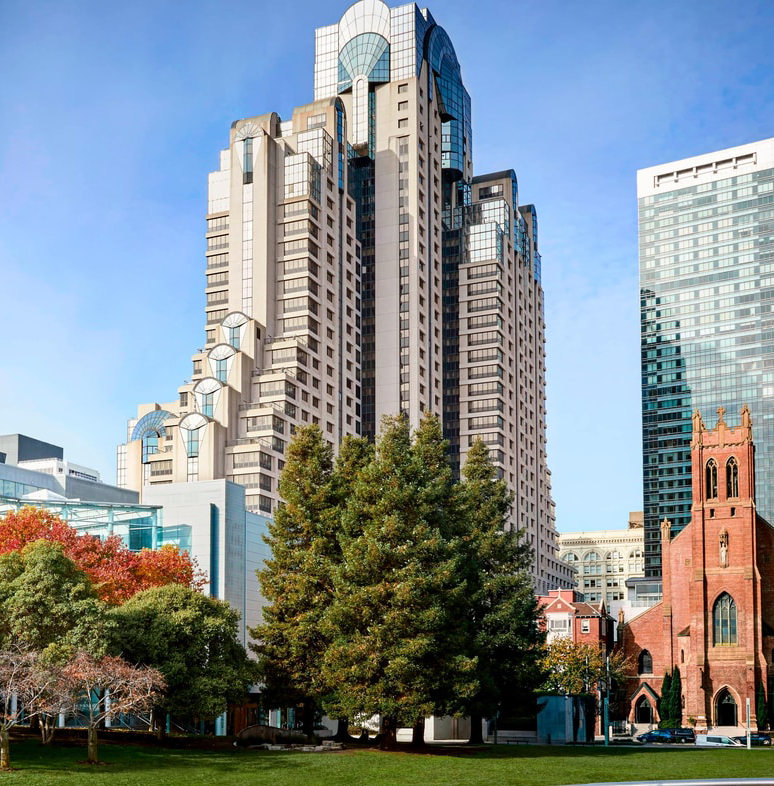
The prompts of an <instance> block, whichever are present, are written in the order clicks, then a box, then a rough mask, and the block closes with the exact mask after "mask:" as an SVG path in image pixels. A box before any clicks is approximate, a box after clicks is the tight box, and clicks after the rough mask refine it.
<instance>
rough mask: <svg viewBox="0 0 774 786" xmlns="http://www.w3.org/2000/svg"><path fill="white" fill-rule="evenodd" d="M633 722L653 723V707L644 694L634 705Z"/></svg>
mask: <svg viewBox="0 0 774 786" xmlns="http://www.w3.org/2000/svg"><path fill="white" fill-rule="evenodd" d="M634 722H635V723H653V707H652V705H651V703H650V702H649V701H648V699H647V698H646V697H645V696H640V698H639V699H637V703H636V704H635V705H634Z"/></svg>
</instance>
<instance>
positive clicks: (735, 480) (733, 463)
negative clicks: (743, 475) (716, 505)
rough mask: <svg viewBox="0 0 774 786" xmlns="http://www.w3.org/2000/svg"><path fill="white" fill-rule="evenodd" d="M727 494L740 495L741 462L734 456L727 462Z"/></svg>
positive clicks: (729, 495) (730, 495)
mask: <svg viewBox="0 0 774 786" xmlns="http://www.w3.org/2000/svg"><path fill="white" fill-rule="evenodd" d="M726 496H727V497H738V496H739V464H738V463H737V460H736V459H735V458H734V457H733V456H731V458H730V459H729V460H728V461H727V462H726Z"/></svg>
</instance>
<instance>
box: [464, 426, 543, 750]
mask: <svg viewBox="0 0 774 786" xmlns="http://www.w3.org/2000/svg"><path fill="white" fill-rule="evenodd" d="M511 503H512V495H511V493H510V492H509V490H508V487H507V485H506V484H505V482H504V481H503V480H500V479H496V478H495V472H494V467H493V466H492V464H491V462H490V460H489V449H488V448H487V447H486V445H485V444H484V443H483V442H482V441H481V440H477V441H476V442H475V443H474V444H473V445H472V447H471V449H470V451H469V452H468V457H467V461H466V463H465V467H464V468H463V481H462V483H461V484H460V485H459V487H458V516H457V523H458V526H459V527H460V528H461V530H462V532H461V535H462V537H461V539H460V543H461V545H462V548H463V551H464V555H465V558H464V560H463V567H464V570H465V578H466V582H467V588H468V589H467V601H468V602H467V609H466V615H465V621H466V628H467V631H466V636H467V645H468V647H469V653H470V656H471V657H472V658H474V659H475V660H476V662H477V671H476V674H477V677H478V683H479V688H478V691H477V692H476V693H475V694H474V695H473V696H471V697H470V698H469V699H468V700H467V701H464V702H461V705H460V709H461V710H462V711H464V712H465V714H467V715H469V716H470V718H471V739H470V742H471V743H480V742H483V739H482V728H481V720H482V718H483V717H493V716H494V715H495V713H496V712H497V711H498V709H499V708H500V707H501V705H507V706H508V707H511V708H513V707H515V706H518V705H519V704H520V703H521V702H522V701H523V700H524V698H525V697H527V696H531V695H532V694H533V691H534V690H535V689H536V688H537V687H539V685H540V684H541V683H542V682H543V680H544V679H545V674H544V671H543V668H542V663H541V658H542V655H543V652H542V645H543V643H544V639H545V634H543V633H541V631H540V630H539V628H538V624H537V617H538V607H537V598H536V597H535V592H534V588H533V583H532V578H531V575H530V573H529V565H530V563H531V559H532V553H531V551H530V549H529V546H528V545H527V544H526V543H525V542H524V541H522V540H521V539H520V537H519V533H518V532H514V531H512V530H510V529H508V518H509V516H510V512H511Z"/></svg>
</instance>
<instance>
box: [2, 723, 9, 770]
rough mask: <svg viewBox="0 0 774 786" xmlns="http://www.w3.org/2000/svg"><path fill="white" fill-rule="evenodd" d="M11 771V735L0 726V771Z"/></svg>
mask: <svg viewBox="0 0 774 786" xmlns="http://www.w3.org/2000/svg"><path fill="white" fill-rule="evenodd" d="M10 769H11V735H10V734H9V733H8V729H7V728H6V727H5V726H4V725H3V726H0V770H10Z"/></svg>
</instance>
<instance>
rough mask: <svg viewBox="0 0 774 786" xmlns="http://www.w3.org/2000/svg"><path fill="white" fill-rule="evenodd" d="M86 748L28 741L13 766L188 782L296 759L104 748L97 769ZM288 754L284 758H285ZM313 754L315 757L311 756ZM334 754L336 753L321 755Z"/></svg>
mask: <svg viewBox="0 0 774 786" xmlns="http://www.w3.org/2000/svg"><path fill="white" fill-rule="evenodd" d="M84 754H85V746H83V747H81V746H76V745H72V744H70V743H66V744H64V745H57V744H56V743H54V744H52V745H48V746H44V745H41V744H40V743H39V742H37V741H32V740H24V741H20V742H14V743H12V746H11V765H12V767H13V768H14V769H15V770H22V771H26V772H32V771H36V772H41V773H42V772H46V773H53V772H62V773H64V772H76V771H77V772H84V773H86V772H89V771H90V770H91V771H100V770H102V771H109V772H110V774H111V775H119V774H121V773H133V774H135V775H136V774H138V773H141V772H151V771H152V772H154V773H156V774H157V775H159V776H161V775H163V772H164V771H165V770H174V771H175V772H176V779H177V780H180V781H181V782H184V781H185V778H184V773H185V771H186V770H188V771H190V772H191V773H194V772H196V771H200V770H202V769H210V768H211V769H212V770H213V771H214V772H217V773H219V774H221V775H225V774H230V773H240V772H245V770H246V769H247V768H249V769H250V770H251V771H260V770H263V769H267V770H268V769H271V770H277V769H282V768H286V767H292V766H294V762H293V761H292V758H290V757H289V756H288V754H287V753H285V752H277V753H276V754H272V753H271V752H268V751H249V750H243V749H239V748H234V749H233V750H228V751H200V750H170V749H165V748H159V747H155V746H154V747H148V748H144V747H142V746H139V745H105V746H102V745H101V746H100V751H99V757H100V762H99V764H101V765H109V766H108V767H104V768H103V767H94V765H90V764H89V763H88V762H86V761H85V760H84ZM283 754H284V755H283ZM307 755H313V754H307ZM318 755H332V754H318Z"/></svg>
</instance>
